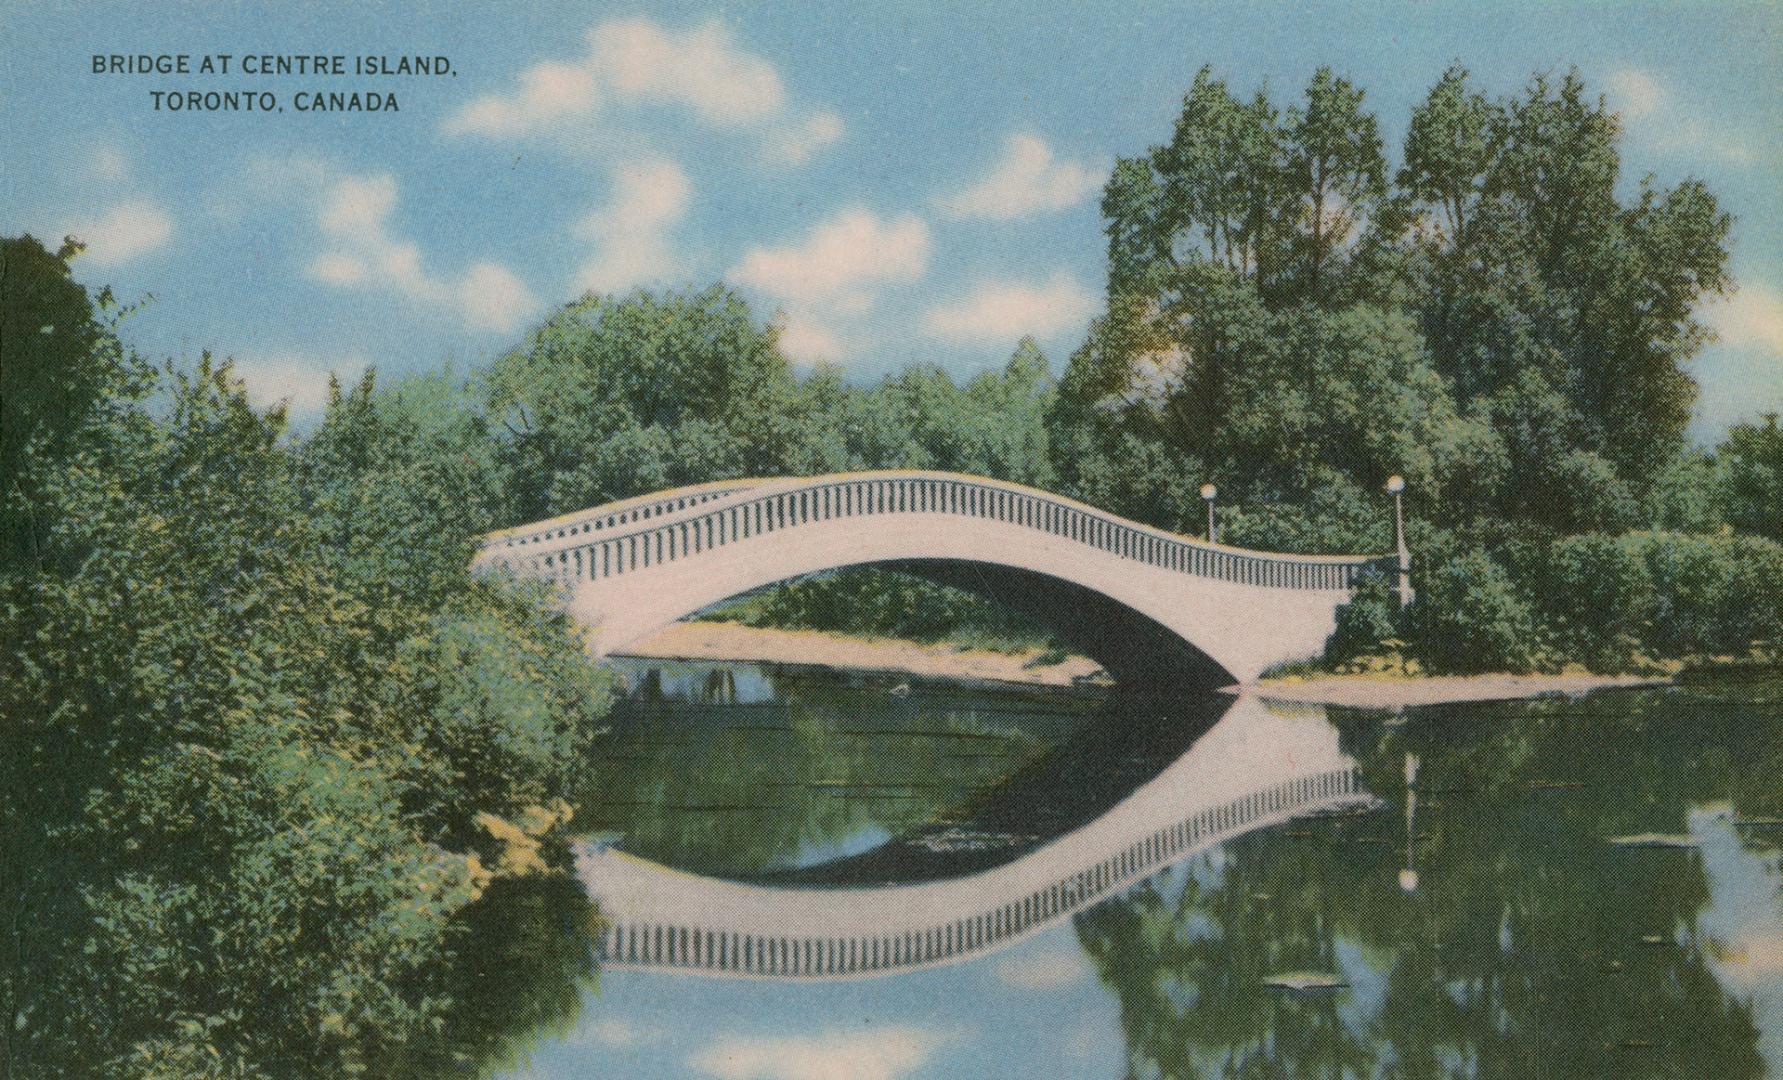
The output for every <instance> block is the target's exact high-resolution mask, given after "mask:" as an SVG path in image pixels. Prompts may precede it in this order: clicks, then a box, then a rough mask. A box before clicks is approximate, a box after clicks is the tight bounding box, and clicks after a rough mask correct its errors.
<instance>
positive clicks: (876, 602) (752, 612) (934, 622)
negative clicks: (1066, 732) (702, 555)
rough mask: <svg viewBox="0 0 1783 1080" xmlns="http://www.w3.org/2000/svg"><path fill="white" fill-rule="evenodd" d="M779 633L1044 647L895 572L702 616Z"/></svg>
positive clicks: (985, 603) (974, 601)
mask: <svg viewBox="0 0 1783 1080" xmlns="http://www.w3.org/2000/svg"><path fill="white" fill-rule="evenodd" d="M709 617H711V618H713V619H719V620H724V621H740V622H742V623H744V624H745V625H747V626H771V627H779V628H782V629H787V630H828V631H833V632H836V633H844V634H860V635H863V636H867V637H891V638H902V639H905V640H909V641H923V642H937V641H948V642H952V643H955V644H959V645H973V646H977V647H981V648H994V649H1025V648H1035V647H1041V646H1049V645H1051V644H1052V643H1051V640H1050V639H1049V637H1048V636H1047V634H1046V631H1045V630H1043V629H1041V628H1039V627H1036V626H1034V625H1033V624H1031V623H1029V622H1028V621H1027V620H1025V619H1023V618H1021V617H1020V616H1018V615H1016V614H1015V613H1013V612H1011V611H1009V610H1008V609H1007V608H1004V607H1002V606H1000V605H998V604H996V603H993V602H991V601H989V600H986V599H983V598H982V597H979V596H977V595H975V594H973V593H969V592H966V591H965V590H963V589H957V588H954V587H953V586H950V585H941V584H937V583H935V582H931V581H925V580H923V579H922V578H919V577H915V576H913V575H910V574H904V573H899V572H897V571H895V570H877V569H868V568H852V569H844V570H835V571H829V572H826V573H822V574H814V575H812V576H810V577H806V578H801V579H799V580H797V581H789V582H784V583H782V584H780V585H775V586H771V587H769V588H767V589H765V590H762V591H760V592H758V593H755V594H753V595H750V596H747V597H743V598H740V599H738V600H735V601H732V602H729V603H727V604H724V605H722V606H721V607H719V608H717V609H714V610H713V611H712V612H710V613H709Z"/></svg>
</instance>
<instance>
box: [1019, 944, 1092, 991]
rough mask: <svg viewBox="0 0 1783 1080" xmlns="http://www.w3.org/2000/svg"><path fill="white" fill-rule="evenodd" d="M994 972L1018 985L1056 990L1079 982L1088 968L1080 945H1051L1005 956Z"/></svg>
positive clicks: (1026, 987)
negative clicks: (1058, 946) (1033, 950)
mask: <svg viewBox="0 0 1783 1080" xmlns="http://www.w3.org/2000/svg"><path fill="white" fill-rule="evenodd" d="M996 972H997V978H999V979H1001V980H1003V981H1004V982H1005V983H1008V984H1009V985H1010V986H1014V987H1017V988H1018V989H1022V990H1056V989H1058V988H1060V987H1063V986H1070V985H1071V984H1072V983H1076V982H1081V981H1082V980H1083V979H1084V978H1085V977H1086V976H1088V975H1089V974H1090V969H1089V966H1088V964H1087V963H1086V961H1085V960H1084V955H1083V951H1082V950H1081V949H1077V950H1070V951H1067V950H1064V949H1053V950H1050V951H1047V952H1036V953H1028V954H1026V955H1018V956H1009V957H1005V958H1004V959H1003V960H1002V961H1000V962H999V963H998V964H997V967H996Z"/></svg>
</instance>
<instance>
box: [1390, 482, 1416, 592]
mask: <svg viewBox="0 0 1783 1080" xmlns="http://www.w3.org/2000/svg"><path fill="white" fill-rule="evenodd" d="M1387 494H1389V495H1391V496H1393V542H1394V547H1395V550H1396V552H1397V553H1398V555H1399V606H1400V607H1404V606H1406V605H1407V604H1409V603H1411V602H1412V553H1411V549H1410V548H1408V547H1406V546H1405V477H1403V476H1400V475H1398V474H1397V473H1396V474H1394V475H1392V476H1389V477H1387Z"/></svg>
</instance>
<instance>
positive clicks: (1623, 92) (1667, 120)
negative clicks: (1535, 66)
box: [1604, 68, 1766, 166]
mask: <svg viewBox="0 0 1783 1080" xmlns="http://www.w3.org/2000/svg"><path fill="white" fill-rule="evenodd" d="M1604 87H1605V96H1606V97H1607V98H1608V100H1609V103H1610V105H1611V107H1612V108H1614V109H1615V110H1616V112H1617V113H1618V114H1619V115H1620V116H1621V117H1622V120H1623V122H1624V123H1625V124H1626V125H1627V127H1628V129H1629V133H1630V136H1631V138H1632V139H1633V140H1634V141H1636V142H1639V143H1644V144H1645V145H1646V146H1648V147H1650V148H1652V149H1654V150H1658V151H1661V152H1663V153H1667V154H1674V155H1687V156H1689V157H1692V158H1703V157H1712V158H1719V159H1721V160H1722V161H1723V162H1726V163H1727V164H1730V165H1737V166H1746V165H1750V164H1752V162H1753V160H1754V152H1753V144H1754V142H1755V140H1754V139H1753V138H1752V137H1751V135H1750V134H1749V133H1747V132H1743V131H1741V130H1739V129H1738V128H1737V127H1735V126H1733V125H1730V124H1729V123H1728V121H1727V120H1726V119H1725V118H1724V117H1723V116H1722V115H1720V114H1719V113H1718V112H1717V111H1715V110H1706V109H1702V108H1700V107H1691V106H1689V105H1688V104H1687V103H1685V102H1682V101H1679V100H1678V99H1677V96H1676V95H1675V94H1673V93H1672V92H1671V90H1670V89H1668V88H1667V87H1666V85H1665V84H1664V83H1662V82H1660V80H1659V79H1658V78H1657V77H1656V76H1654V75H1653V74H1652V73H1651V72H1647V71H1642V70H1641V69H1639V68H1623V69H1622V70H1620V71H1615V72H1612V73H1611V74H1610V75H1609V77H1608V78H1606V79H1605V80H1604ZM1756 141H1757V142H1758V144H1759V145H1761V146H1762V145H1764V144H1765V142H1766V140H1763V139H1759V140H1756Z"/></svg>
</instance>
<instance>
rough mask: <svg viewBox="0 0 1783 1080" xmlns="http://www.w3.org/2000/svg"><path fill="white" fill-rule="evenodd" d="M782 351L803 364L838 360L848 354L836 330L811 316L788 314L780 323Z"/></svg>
mask: <svg viewBox="0 0 1783 1080" xmlns="http://www.w3.org/2000/svg"><path fill="white" fill-rule="evenodd" d="M780 351H781V352H782V353H783V354H785V356H786V357H787V358H788V359H790V360H794V361H797V362H798V363H801V364H816V363H821V362H823V361H836V360H840V359H842V358H843V357H844V356H847V355H848V346H847V345H845V344H844V343H843V341H842V339H841V338H840V337H838V336H837V335H836V332H835V331H833V330H831V329H830V328H829V327H827V326H824V325H822V324H821V323H818V322H816V321H815V320H813V319H810V318H794V317H792V316H790V315H789V316H786V317H785V318H783V319H782V320H781V325H780Z"/></svg>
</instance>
